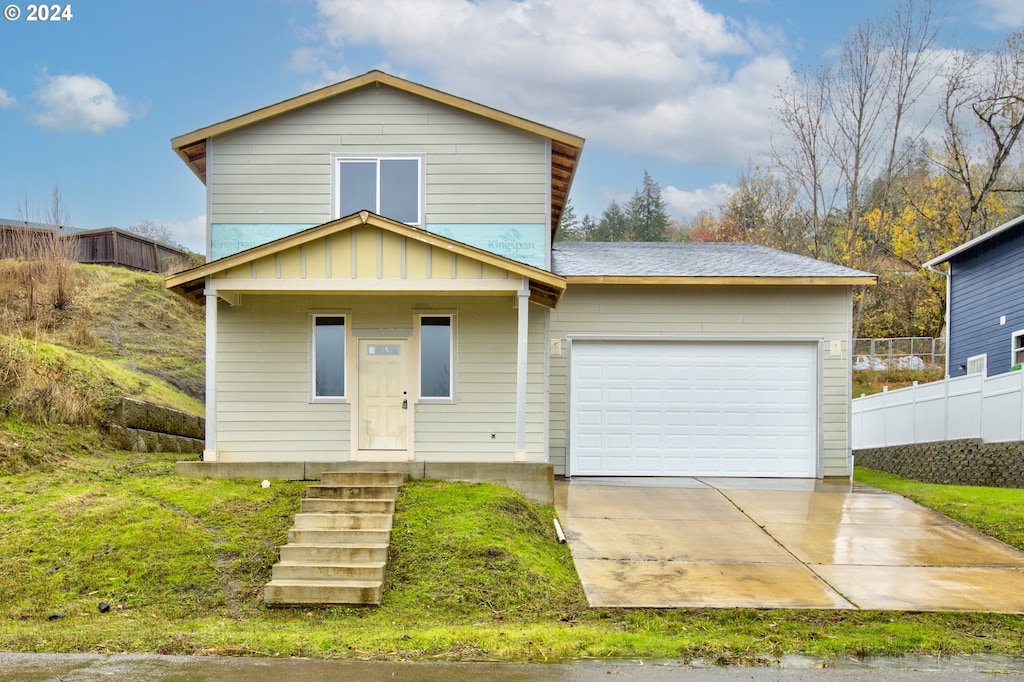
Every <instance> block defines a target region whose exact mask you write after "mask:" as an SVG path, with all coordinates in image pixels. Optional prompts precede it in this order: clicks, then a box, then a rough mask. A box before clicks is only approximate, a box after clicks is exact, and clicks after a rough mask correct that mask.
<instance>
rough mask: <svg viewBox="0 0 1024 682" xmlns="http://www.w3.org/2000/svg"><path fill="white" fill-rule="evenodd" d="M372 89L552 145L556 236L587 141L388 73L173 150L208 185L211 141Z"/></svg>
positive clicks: (191, 138)
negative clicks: (463, 114) (422, 101)
mask: <svg viewBox="0 0 1024 682" xmlns="http://www.w3.org/2000/svg"><path fill="white" fill-rule="evenodd" d="M368 85H387V86H390V87H392V88H396V89H398V90H401V91H403V92H407V93H410V94H413V95H418V96H420V97H424V98H426V99H429V100H432V101H434V102H439V103H441V104H446V105H448V106H451V107H454V108H456V109H461V110H462V111H466V112H468V113H471V114H476V115H478V116H483V117H484V118H487V119H490V120H492V121H497V122H498V123H504V124H505V125H509V126H512V127H513V128H518V129H519V130H524V131H526V132H529V133H533V134H535V135H539V136H540V137H544V138H547V139H548V140H550V141H551V230H552V234H553V233H554V231H555V230H556V229H557V226H558V221H559V220H560V219H561V217H562V210H563V209H564V208H565V203H566V201H567V200H568V198H569V188H570V187H571V186H572V180H573V177H574V176H575V174H576V165H577V163H578V162H579V159H580V153H581V152H582V151H583V143H584V140H583V138H582V137H578V136H576V135H573V134H571V133H567V132H564V131H561V130H557V129H556V128H552V127H550V126H546V125H543V124H541V123H536V122H534V121H530V120H528V119H525V118H521V117H519V116H515V115H513V114H509V113H505V112H504V111H499V110H498V109H494V108H491V107H488V106H486V105H483V104H478V103H477V102H473V101H471V100H468V99H463V98H461V97H456V96H455V95H449V94H448V93H446V92H441V91H440V90H435V89H434V88H430V87H427V86H425V85H420V84H419V83H413V82H412V81H407V80H405V79H403V78H398V77H397V76H392V75H391V74H388V73H384V72H383V71H376V70H375V71H368V72H367V73H364V74H363V75H361V76H356V77H354V78H349V79H348V80H344V81H341V82H339V83H335V84H333V85H328V86H326V87H323V88H320V89H318V90H313V91H311V92H307V93H304V94H302V95H298V96H297V97H292V98H290V99H286V100H284V101H281V102H278V103H276V104H271V105H270V106H266V107H263V108H261V109H256V110H255V111H250V112H249V113H247V114H242V115H240V116H235V117H233V118H229V119H227V120H224V121H221V122H219V123H214V124H213V125H208V126H205V127H203V128H199V129H198V130H193V131H192V132H190V133H185V134H184V135H179V136H177V137H175V138H173V139H172V140H171V147H172V148H173V149H174V151H175V152H176V153H177V154H178V156H180V157H181V159H182V160H183V161H184V162H185V163H186V164H187V165H188V167H189V168H190V169H192V172H193V173H195V174H196V176H198V177H199V179H200V180H202V181H203V184H205V183H206V141H207V139H209V138H211V137H216V136H217V135H222V134H224V133H227V132H230V131H233V130H238V129H239V128H243V127H245V126H248V125H252V124H254V123H258V122H260V121H265V120H267V119H270V118H273V117H274V116H278V115H280V114H284V113H287V112H289V111H294V110H295V109H298V108H300V107H304V106H307V105H310V104H314V103H316V102H321V101H323V100H326V99H329V98H331V97H336V96H338V95H342V94H344V93H347V92H351V91H353V90H356V89H358V88H362V87H365V86H368Z"/></svg>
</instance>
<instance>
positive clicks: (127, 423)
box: [110, 398, 206, 453]
mask: <svg viewBox="0 0 1024 682" xmlns="http://www.w3.org/2000/svg"><path fill="white" fill-rule="evenodd" d="M110 433H111V435H112V436H113V437H114V440H115V441H116V443H117V446H118V447H120V448H122V449H124V450H131V451H133V452H188V453H202V452H203V443H204V438H205V436H206V420H205V419H203V418H202V417H197V416H196V415H194V414H188V413H187V412H180V411H178V410H172V409H170V408H167V407H161V406H159V405H154V404H152V403H146V402H142V401H139V400H132V399H131V398H122V399H121V405H120V406H119V407H118V409H117V412H116V414H115V415H114V423H113V424H111V425H110Z"/></svg>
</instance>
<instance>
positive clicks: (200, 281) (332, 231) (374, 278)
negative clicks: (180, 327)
mask: <svg viewBox="0 0 1024 682" xmlns="http://www.w3.org/2000/svg"><path fill="white" fill-rule="evenodd" d="M371 229H376V230H377V231H379V232H380V235H381V236H380V239H379V240H371V241H370V242H368V241H366V239H365V237H366V233H367V231H368V230H371ZM357 231H362V232H360V233H359V234H357ZM343 233H351V237H352V240H351V241H350V242H348V245H345V244H338V243H336V244H335V246H334V247H332V246H331V242H330V241H328V238H330V237H332V236H336V235H340V234H343ZM361 235H362V244H363V246H364V250H365V248H367V247H368V248H370V249H373V252H372V254H371V257H370V258H369V259H368V258H367V257H366V254H365V253H363V254H362V255H361V256H359V257H357V247H358V245H359V243H360V242H359V241H357V238H359V237H360V236H361ZM385 235H387V236H388V237H387V238H385ZM346 241H348V240H346ZM408 245H412V246H408ZM389 246H390V247H391V253H392V254H393V255H394V256H395V257H396V258H400V259H402V263H401V264H399V265H398V266H396V265H395V263H393V262H392V261H393V260H394V258H389V257H388V256H387V255H386V253H385V251H386V250H387V249H388V247H389ZM428 247H429V249H428ZM339 250H340V251H339ZM414 251H415V252H422V253H423V254H434V253H439V254H445V255H446V256H448V260H447V263H443V264H442V263H439V266H438V267H437V268H436V269H437V270H438V271H440V272H437V273H434V272H433V271H432V269H431V267H430V266H429V265H428V266H426V268H423V267H422V265H423V262H422V261H423V260H426V261H427V262H429V259H430V257H431V256H425V259H421V263H420V265H421V267H420V269H419V272H418V273H413V272H407V271H406V268H405V260H404V259H405V258H406V257H407V254H408V253H411V252H414ZM336 252H341V253H344V255H345V258H344V259H343V260H344V262H339V263H338V264H337V268H336V269H337V272H334V269H332V268H331V267H330V265H328V264H329V263H330V262H331V254H332V253H336ZM307 257H308V259H309V260H310V264H309V268H308V269H307ZM317 258H319V260H318V261H317V264H316V265H314V263H313V262H312V261H313V260H315V259H317ZM360 258H361V259H362V260H360ZM282 264H283V265H282ZM367 264H369V265H367ZM469 265H472V266H473V267H468V266H469ZM317 267H319V271H316V272H314V270H316V269H317ZM442 267H444V268H447V271H446V272H447V274H443V272H445V271H442ZM523 279H525V280H526V281H527V282H528V283H529V288H530V300H531V301H533V302H535V303H539V304H541V305H544V306H547V307H550V308H553V307H555V306H556V305H558V301H559V299H560V298H561V295H562V293H563V292H564V291H565V286H566V283H565V279H564V278H563V277H560V276H558V275H555V274H553V273H550V272H548V271H546V270H541V269H539V268H535V267H533V266H530V265H526V264H524V263H520V262H518V261H514V260H511V259H508V258H505V257H503V256H499V255H496V254H493V253H491V252H489V251H484V250H482V249H478V248H476V247H473V246H470V245H468V244H463V243H462V242H458V241H455V240H453V239H449V238H447V237H442V236H440V235H436V234H433V233H431V232H427V231H425V230H421V229H419V228H415V227H410V226H409V225H405V224H403V223H398V222H395V221H393V220H390V219H388V218H384V217H382V216H379V215H376V214H374V213H370V212H368V211H361V212H359V213H355V214H353V215H350V216H346V217H344V218H339V219H337V220H332V221H330V222H327V223H324V224H322V225H318V226H316V227H311V228H309V229H307V230H303V231H302V232H298V233H296V234H293V235H290V236H288V237H283V238H281V239H277V240H275V241H272V242H269V243H267V244H262V245H260V246H256V247H253V248H251V249H247V250H245V251H241V252H239V253H236V254H233V255H230V256H226V257H224V258H220V259H218V260H215V261H211V262H209V263H206V264H204V265H200V266H198V267H195V268H191V269H189V270H185V271H183V272H179V273H176V274H173V275H170V276H168V277H167V278H166V279H165V282H164V284H165V286H166V287H167V289H169V290H171V291H173V292H174V293H176V294H178V295H179V296H182V297H183V298H186V299H188V300H190V301H193V302H196V303H199V304H200V305H202V304H204V303H205V293H206V290H207V288H211V289H213V290H214V291H216V292H217V293H218V295H221V297H222V298H225V299H226V300H230V299H231V298H232V297H237V296H238V295H239V294H241V293H244V292H250V293H257V292H275V293H286V292H287V293H315V292H319V293H326V292H349V293H351V292H360V293H400V292H424V291H437V292H439V293H440V292H447V293H488V292H489V293H503V292H514V291H517V290H518V289H519V288H520V287H521V286H522V284H521V282H522V280H523Z"/></svg>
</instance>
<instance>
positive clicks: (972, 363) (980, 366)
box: [967, 353, 988, 376]
mask: <svg viewBox="0 0 1024 682" xmlns="http://www.w3.org/2000/svg"><path fill="white" fill-rule="evenodd" d="M972 368H973V369H974V371H973V372H972V371H971V369H972ZM967 374H969V375H975V374H980V375H982V376H988V353H982V354H981V355H972V356H971V357H969V358H967Z"/></svg>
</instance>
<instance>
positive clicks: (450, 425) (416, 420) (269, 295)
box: [167, 212, 564, 477]
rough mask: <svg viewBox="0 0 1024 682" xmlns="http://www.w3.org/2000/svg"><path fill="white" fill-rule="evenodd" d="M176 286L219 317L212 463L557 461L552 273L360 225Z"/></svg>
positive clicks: (297, 241) (336, 225) (371, 220)
mask: <svg viewBox="0 0 1024 682" xmlns="http://www.w3.org/2000/svg"><path fill="white" fill-rule="evenodd" d="M167 286H168V287H169V288H170V289H172V290H173V291H175V292H176V293H179V294H181V295H183V296H186V297H190V298H192V299H193V300H196V301H197V302H200V303H202V304H205V305H206V317H207V324H206V334H207V395H206V402H207V421H206V446H205V451H204V457H203V459H204V464H212V463H214V462H220V463H253V462H280V463H285V462H287V463H303V466H304V467H305V463H318V462H323V463H327V462H329V463H339V462H417V463H418V462H424V463H427V462H429V463H440V462H447V463H498V462H544V463H546V462H547V450H548V448H547V433H548V428H547V416H546V415H547V410H546V409H545V404H544V401H545V395H546V388H547V386H546V382H547V362H548V359H547V325H548V316H547V311H548V309H549V308H550V307H553V306H554V305H555V304H556V303H557V301H558V298H559V297H560V295H561V293H562V291H563V290H564V280H561V278H559V277H557V276H555V275H552V274H551V273H548V272H546V271H544V270H539V269H536V268H533V267H531V266H527V265H524V264H521V263H518V262H515V261H511V260H508V259H505V258H502V257H500V256H495V255H493V254H490V253H488V252H485V251H480V250H478V249H474V248H473V247H469V246H467V245H464V244H461V243H458V242H454V241H451V240H448V239H445V238H444V237H439V236H437V235H433V234H430V233H426V232H424V231H422V230H418V229H416V228H412V227H408V226H405V225H402V224H400V223H394V222H393V221H390V220H387V219H385V218H380V217H379V216H376V215H374V214H370V213H365V212H363V213H361V214H357V215H354V216H349V217H348V218H344V219H341V220H337V221H333V222H331V223H327V224H325V225H322V226H319V227H316V228H312V229H310V230H307V231H305V232H302V233H299V234H297V235H293V236H292V237H288V238H285V239H281V240H278V241H276V242H272V243H270V244H266V245H263V246H261V247H256V248H254V249H250V250H249V251H245V252H242V253H239V254H236V255H234V256H231V257H228V258H225V259H221V260H219V261H214V262H213V263H209V264H207V265H205V266H202V267H200V268H195V269H193V270H190V271H187V272H185V273H181V274H179V275H174V276H172V277H170V278H168V282H167ZM289 477H291V476H289ZM303 477H306V473H305V472H303Z"/></svg>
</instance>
